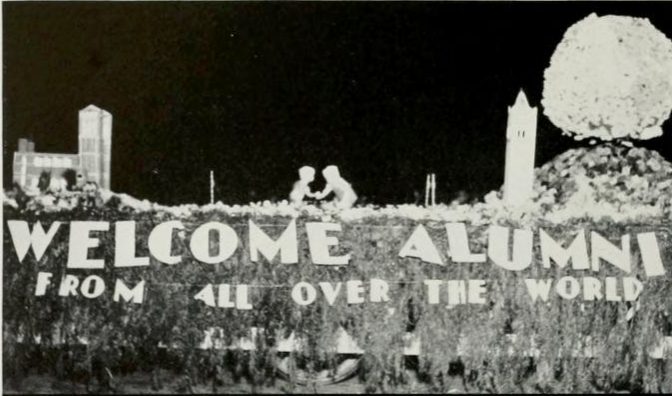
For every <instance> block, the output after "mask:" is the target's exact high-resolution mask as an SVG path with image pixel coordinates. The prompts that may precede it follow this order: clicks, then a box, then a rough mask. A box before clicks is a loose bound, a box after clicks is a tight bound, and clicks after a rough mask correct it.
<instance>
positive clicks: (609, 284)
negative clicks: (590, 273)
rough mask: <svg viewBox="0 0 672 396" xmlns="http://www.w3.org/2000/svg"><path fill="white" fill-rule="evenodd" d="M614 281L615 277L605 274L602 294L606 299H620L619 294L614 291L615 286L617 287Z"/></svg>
mask: <svg viewBox="0 0 672 396" xmlns="http://www.w3.org/2000/svg"><path fill="white" fill-rule="evenodd" d="M616 281H617V279H616V278H614V277H613V276H607V277H606V279H605V280H604V283H605V286H604V296H605V298H606V300H607V301H621V300H622V298H621V296H619V295H618V293H617V292H616V288H617V287H618V286H617V284H616Z"/></svg>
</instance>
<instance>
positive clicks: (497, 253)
mask: <svg viewBox="0 0 672 396" xmlns="http://www.w3.org/2000/svg"><path fill="white" fill-rule="evenodd" d="M488 256H490V259H492V261H493V262H494V263H495V264H497V265H498V266H500V267H502V268H504V269H505V270H509V271H522V270H524V269H525V268H527V267H529V266H530V264H532V231H527V230H514V233H513V260H509V229H508V228H506V227H500V226H492V227H490V229H489V230H488Z"/></svg>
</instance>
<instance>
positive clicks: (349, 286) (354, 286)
mask: <svg viewBox="0 0 672 396" xmlns="http://www.w3.org/2000/svg"><path fill="white" fill-rule="evenodd" d="M345 286H346V290H347V292H348V304H361V303H363V302H364V296H362V294H363V293H364V285H362V281H361V280H349V281H347V282H345Z"/></svg>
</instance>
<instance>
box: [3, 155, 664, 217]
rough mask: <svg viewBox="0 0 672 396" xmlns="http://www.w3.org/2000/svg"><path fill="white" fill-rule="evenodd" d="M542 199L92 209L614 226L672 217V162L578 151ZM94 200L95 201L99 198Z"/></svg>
mask: <svg viewBox="0 0 672 396" xmlns="http://www.w3.org/2000/svg"><path fill="white" fill-rule="evenodd" d="M535 172H536V175H535V180H536V181H535V195H534V197H533V199H531V200H530V201H529V202H528V203H527V204H524V205H519V206H515V207H512V206H508V205H506V204H505V203H504V201H503V200H502V194H501V192H500V191H492V192H490V193H489V194H487V195H486V196H485V197H484V201H483V202H477V203H474V204H460V203H458V202H457V201H456V202H453V203H451V204H438V205H436V206H429V207H424V206H418V205H408V204H406V205H386V206H375V205H366V206H356V207H354V208H350V209H345V210H341V209H339V208H337V207H336V206H334V205H331V204H329V203H324V204H322V205H319V206H318V205H312V204H302V205H296V204H292V203H289V202H287V201H281V202H270V201H263V202H256V203H250V204H248V205H227V204H224V203H222V202H217V203H215V204H208V205H196V204H184V205H178V206H164V205H159V204H156V203H151V202H149V201H147V200H142V201H140V200H137V199H135V198H133V197H131V196H129V195H127V194H115V193H112V192H109V191H106V190H102V189H101V190H99V191H97V192H95V195H92V197H95V199H94V203H93V204H92V205H91V206H89V207H108V208H112V209H115V210H120V211H131V212H157V213H164V214H166V215H171V216H173V217H176V218H188V217H191V216H193V215H198V214H199V213H203V214H205V213H213V212H214V213H221V214H224V215H225V216H228V217H288V218H297V217H304V218H310V219H316V220H320V221H332V220H333V221H343V222H354V223H356V222H362V221H366V222H371V221H374V222H381V223H385V224H388V223H389V221H390V220H392V222H403V221H404V220H412V221H437V222H453V221H454V222H467V223H470V224H474V225H485V224H490V223H496V222H498V221H500V220H502V221H505V220H512V221H516V222H518V223H519V224H526V223H527V224H534V223H535V222H538V221H540V220H543V221H549V222H553V223H563V222H566V221H569V220H571V219H578V218H592V219H596V220H599V219H601V218H603V217H607V218H611V219H613V220H615V221H627V220H630V219H641V218H661V217H662V218H669V219H672V163H670V162H668V161H666V160H665V159H664V158H663V157H662V156H661V155H660V154H658V153H657V152H655V151H651V150H647V149H643V148H627V147H623V146H611V145H603V146H596V147H591V148H579V149H572V150H569V151H567V152H565V153H564V154H561V155H559V156H558V157H556V158H555V159H554V160H552V161H550V162H549V163H547V164H545V165H543V166H542V167H540V168H537V169H536V171H535ZM63 194H66V195H67V196H66V195H57V196H55V195H53V194H51V195H41V196H37V197H34V198H33V199H32V200H31V201H30V202H29V203H28V205H27V207H26V209H28V210H44V211H60V210H72V209H74V208H75V207H80V208H81V207H82V206H84V207H85V208H86V207H87V206H86V201H83V200H82V196H81V194H77V193H73V192H63ZM92 199H93V198H92ZM4 203H5V205H9V206H14V207H15V208H18V204H17V202H16V197H9V196H7V195H5V199H4Z"/></svg>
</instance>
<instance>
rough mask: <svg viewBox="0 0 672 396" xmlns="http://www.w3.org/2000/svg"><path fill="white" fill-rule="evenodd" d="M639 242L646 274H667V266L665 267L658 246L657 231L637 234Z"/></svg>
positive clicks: (649, 275)
mask: <svg viewBox="0 0 672 396" xmlns="http://www.w3.org/2000/svg"><path fill="white" fill-rule="evenodd" d="M637 243H639V251H640V252H641V253H642V264H643V265H644V271H645V272H646V276H648V277H652V276H663V275H665V267H663V261H662V260H661V259H660V248H659V247H658V240H657V239H656V233H654V232H646V233H643V234H637Z"/></svg>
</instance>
